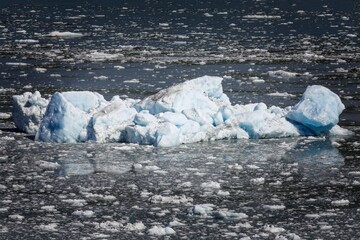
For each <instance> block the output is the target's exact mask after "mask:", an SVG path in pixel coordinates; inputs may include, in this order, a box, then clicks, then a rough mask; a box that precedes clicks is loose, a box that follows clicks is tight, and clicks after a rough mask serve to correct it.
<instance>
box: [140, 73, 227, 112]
mask: <svg viewBox="0 0 360 240" xmlns="http://www.w3.org/2000/svg"><path fill="white" fill-rule="evenodd" d="M221 81H222V78H220V77H211V76H203V77H200V78H195V79H192V80H189V81H186V82H183V83H180V84H178V85H175V86H172V87H170V88H167V89H164V90H161V91H160V92H158V93H157V94H155V95H152V96H150V97H147V98H145V99H144V100H142V101H141V102H139V103H138V104H137V108H138V109H139V110H143V109H146V110H149V112H150V113H152V114H157V113H161V112H168V111H170V112H182V111H183V110H185V109H210V110H212V111H215V112H216V111H217V109H218V108H219V107H220V106H221V105H228V104H230V101H229V98H228V97H227V96H226V95H225V94H223V90H222V85H221Z"/></svg>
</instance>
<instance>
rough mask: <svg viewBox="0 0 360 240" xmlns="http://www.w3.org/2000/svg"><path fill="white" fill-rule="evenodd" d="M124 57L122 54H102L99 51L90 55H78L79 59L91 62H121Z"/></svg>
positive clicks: (94, 51)
mask: <svg viewBox="0 0 360 240" xmlns="http://www.w3.org/2000/svg"><path fill="white" fill-rule="evenodd" d="M123 57H124V55H123V54H121V53H109V52H100V51H97V50H93V51H91V52H89V53H81V54H78V55H76V58H77V59H79V60H85V61H90V62H105V61H114V60H120V59H122V58H123Z"/></svg>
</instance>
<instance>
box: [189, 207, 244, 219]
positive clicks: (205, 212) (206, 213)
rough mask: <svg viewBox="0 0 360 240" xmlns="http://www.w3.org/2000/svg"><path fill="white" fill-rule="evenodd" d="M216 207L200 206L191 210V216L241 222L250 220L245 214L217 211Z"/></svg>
mask: <svg viewBox="0 0 360 240" xmlns="http://www.w3.org/2000/svg"><path fill="white" fill-rule="evenodd" d="M215 208H216V206H215V205H213V204H207V203H206V204H198V205H194V206H193V207H192V208H191V209H189V215H193V216H199V217H204V218H209V217H211V218H215V219H227V220H239V219H244V218H248V215H246V214H245V213H236V212H233V211H229V210H221V209H219V210H215Z"/></svg>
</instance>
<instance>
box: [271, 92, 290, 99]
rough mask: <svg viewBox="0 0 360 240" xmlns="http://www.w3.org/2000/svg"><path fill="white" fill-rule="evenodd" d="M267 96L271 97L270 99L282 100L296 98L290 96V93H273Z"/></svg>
mask: <svg viewBox="0 0 360 240" xmlns="http://www.w3.org/2000/svg"><path fill="white" fill-rule="evenodd" d="M266 95H268V96H272V97H282V98H293V97H296V95H294V94H291V93H287V92H282V93H281V92H274V93H268V94H266Z"/></svg>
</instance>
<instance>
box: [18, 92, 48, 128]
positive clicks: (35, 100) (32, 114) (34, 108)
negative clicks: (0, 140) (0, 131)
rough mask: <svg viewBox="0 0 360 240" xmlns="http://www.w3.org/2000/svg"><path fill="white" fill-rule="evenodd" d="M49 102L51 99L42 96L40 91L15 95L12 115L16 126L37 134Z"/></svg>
mask: <svg viewBox="0 0 360 240" xmlns="http://www.w3.org/2000/svg"><path fill="white" fill-rule="evenodd" d="M48 103H49V101H48V100H46V99H44V98H42V97H41V94H40V93H39V92H38V91H36V92H35V93H30V92H26V93H24V94H22V95H15V96H13V110H12V116H13V119H14V123H15V126H16V127H17V128H18V129H20V130H22V131H24V132H27V133H31V134H35V133H36V132H37V130H38V129H39V125H40V122H41V121H42V119H43V116H44V114H45V111H46V107H47V105H48Z"/></svg>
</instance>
